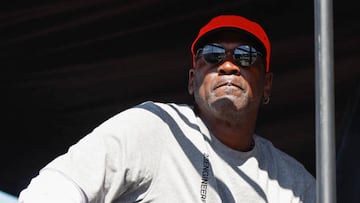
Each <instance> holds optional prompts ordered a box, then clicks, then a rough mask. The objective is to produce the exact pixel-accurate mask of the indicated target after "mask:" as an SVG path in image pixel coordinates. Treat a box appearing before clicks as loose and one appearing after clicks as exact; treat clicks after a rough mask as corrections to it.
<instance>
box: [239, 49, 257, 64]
mask: <svg viewBox="0 0 360 203" xmlns="http://www.w3.org/2000/svg"><path fill="white" fill-rule="evenodd" d="M256 57H257V51H256V49H255V48H254V47H251V46H249V45H241V46H239V47H238V48H236V49H235V50H234V60H235V61H236V62H237V63H238V64H239V65H240V66H243V67H248V66H250V65H251V64H253V63H254V62H255V61H256Z"/></svg>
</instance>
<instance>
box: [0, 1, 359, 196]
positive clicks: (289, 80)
mask: <svg viewBox="0 0 360 203" xmlns="http://www.w3.org/2000/svg"><path fill="white" fill-rule="evenodd" d="M333 3H334V6H333V7H334V55H335V59H334V62H335V64H334V65H335V82H334V84H335V115H336V118H335V123H336V145H337V146H336V147H337V149H336V150H337V178H338V181H337V184H338V187H337V188H338V202H347V203H348V202H360V197H359V194H358V192H357V191H359V190H360V160H359V159H358V158H356V157H357V156H356V155H357V154H359V151H360V148H359V147H358V146H357V144H358V143H359V141H360V138H359V136H360V129H359V125H360V116H359V115H360V104H359V103H360V99H359V98H360V68H359V64H360V24H359V23H358V19H360V16H359V8H357V6H356V5H357V3H356V2H355V0H344V1H337V0H335V1H334V2H333ZM1 4H2V5H1V6H0V33H1V38H0V53H1V54H0V57H1V58H0V59H1V60H0V67H1V69H0V71H1V74H0V77H1V86H0V88H1V100H0V105H1V113H2V122H1V129H2V136H1V142H0V163H1V167H0V190H2V191H4V192H7V193H9V194H12V195H14V196H17V195H18V193H19V192H20V190H21V189H22V188H24V187H25V186H26V185H27V184H28V183H29V181H30V179H31V178H32V177H34V176H35V175H37V173H38V171H39V169H41V168H42V167H43V166H44V165H45V164H46V163H48V162H49V161H51V160H52V159H53V158H55V157H56V156H58V155H60V154H63V153H65V152H66V151H67V149H68V147H69V146H70V145H72V144H74V143H76V142H77V141H78V140H79V139H80V138H82V137H83V136H85V135H86V134H87V133H89V132H90V131H91V130H92V129H93V128H94V127H96V126H97V125H99V124H100V123H101V122H103V121H104V120H106V119H108V118H109V117H111V116H113V115H115V114H116V113H118V112H120V111H122V110H124V109H126V108H128V107H131V106H134V105H136V104H139V103H141V102H143V101H146V100H153V101H162V102H180V103H189V102H192V99H191V97H189V96H188V94H187V76H188V75H187V74H188V69H189V68H190V67H191V54H190V45H191V42H192V40H193V39H194V38H195V37H196V35H197V32H198V29H199V27H201V26H202V25H203V24H204V23H206V22H207V21H208V20H209V19H210V18H211V17H213V16H214V15H217V14H240V15H244V16H246V17H248V18H251V19H253V20H255V21H258V22H259V23H261V24H262V25H263V26H264V28H265V29H266V30H267V32H268V34H269V37H270V40H271V41H272V61H271V69H272V71H273V72H274V74H275V76H274V83H273V93H272V97H271V102H270V104H269V105H267V106H265V107H264V108H263V109H262V111H261V112H260V117H259V123H258V126H257V132H258V133H259V134H260V135H263V136H264V137H267V138H269V139H270V140H272V141H273V143H274V144H275V145H276V146H277V147H279V148H280V149H282V150H284V151H286V152H287V153H289V154H291V155H292V156H294V157H295V158H296V159H298V160H299V161H300V162H302V163H303V164H304V165H305V167H306V168H307V169H308V170H309V171H310V172H311V173H312V174H314V176H315V172H316V171H315V163H316V162H315V87H314V85H315V84H314V79H315V76H314V5H313V1H310V0H305V1H294V0H275V1H266V0H254V1H247V0H236V1H231V0H230V1H214V0H206V1H205V0H199V1H186V0H185V1H165V0H162V1H161V0H137V1H115V0H101V1H100V0H88V1H80V0H74V1H64V0H57V1H51V2H46V1H39V0H35V1H24V2H21V1H9V2H7V3H1ZM144 127H146V126H144Z"/></svg>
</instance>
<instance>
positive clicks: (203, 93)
mask: <svg viewBox="0 0 360 203" xmlns="http://www.w3.org/2000/svg"><path fill="white" fill-rule="evenodd" d="M206 41H207V42H209V43H218V44H221V45H222V46H223V47H225V49H227V50H228V49H230V50H232V49H234V48H235V47H238V46H239V45H242V44H249V45H254V43H252V42H251V40H250V39H249V38H248V37H246V36H245V35H243V34H240V33H239V32H235V31H220V32H217V33H216V34H213V35H212V36H211V37H210V38H208V39H207V40H206ZM195 64H196V67H195V68H192V69H190V70H189V83H188V91H189V94H191V95H193V96H194V99H195V104H196V107H197V110H198V115H199V116H200V118H201V119H202V120H203V121H204V123H205V125H206V126H207V127H208V128H209V130H210V131H211V132H212V133H213V134H214V135H215V136H216V137H217V138H218V139H219V140H220V141H221V142H222V143H224V144H225V145H227V146H229V147H230V148H232V149H235V150H238V151H249V150H251V145H252V140H253V135H254V131H255V126H256V120H257V115H258V112H259V108H260V105H261V104H262V101H263V98H264V97H269V96H270V94H271V86H272V78H273V76H272V74H271V73H265V65H264V64H265V62H264V59H261V58H258V59H257V60H256V62H255V63H254V64H252V65H251V66H250V67H248V68H244V67H240V66H238V65H236V63H235V62H234V61H233V58H232V52H229V53H228V54H227V56H226V58H225V60H224V61H223V62H222V63H220V64H210V63H207V62H206V61H205V59H204V58H203V57H202V56H200V57H198V58H197V59H196V63H195Z"/></svg>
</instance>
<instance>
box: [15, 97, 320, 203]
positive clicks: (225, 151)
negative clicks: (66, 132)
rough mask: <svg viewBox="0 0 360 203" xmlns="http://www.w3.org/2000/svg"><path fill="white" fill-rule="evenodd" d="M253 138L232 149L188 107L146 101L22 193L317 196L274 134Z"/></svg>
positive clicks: (254, 198)
mask: <svg viewBox="0 0 360 203" xmlns="http://www.w3.org/2000/svg"><path fill="white" fill-rule="evenodd" d="M254 139H255V147H254V149H253V150H252V151H249V152H239V151H236V150H232V149H230V148H228V147H227V146H225V145H223V144H222V143H221V142H220V141H219V140H217V139H216V138H215V137H214V136H213V135H211V133H209V131H208V129H207V128H206V126H205V125H204V124H203V122H202V121H201V119H200V118H199V117H197V116H196V115H195V114H194V112H193V110H192V109H191V108H190V107H189V106H187V105H176V104H162V103H153V102H147V103H144V104H142V105H139V106H136V107H134V108H131V109H128V110H126V111H124V112H122V113H120V114H118V115H116V116H114V117H113V118H111V119H109V120H107V121H106V122H104V123H103V124H102V125H100V126H99V127H98V128H96V129H95V130H94V131H93V132H92V133H90V134H89V135H87V136H85V137H84V138H83V139H81V140H80V141H79V142H78V143H77V144H75V145H74V146H72V147H70V149H69V151H68V153H66V154H64V155H63V156H60V157H58V158H56V159H55V160H54V161H52V162H51V163H49V164H48V165H47V166H46V167H45V169H43V170H42V171H41V173H40V174H39V176H38V177H36V178H34V179H33V181H32V182H31V183H30V185H29V186H28V188H27V189H25V190H24V191H23V192H22V193H21V194H20V197H19V199H20V202H22V203H32V202H41V201H35V200H36V199H39V200H42V199H44V198H48V197H49V198H50V199H53V198H58V197H61V198H68V199H71V200H65V199H64V200H62V201H61V202H77V203H80V202H83V201H88V202H91V203H102V202H105V203H110V202H113V203H122V202H164V203H165V202H166V203H167V202H173V203H176V202H179V203H180V202H181V203H184V202H191V203H196V202H210V203H212V202H216V203H217V202H224V203H235V202H251V203H257V202H259V203H260V202H267V203H285V202H286V203H296V202H300V203H301V202H304V203H313V202H315V180H314V178H313V177H312V176H311V175H310V174H309V173H308V172H307V171H306V169H305V168H304V167H303V166H302V165H301V164H300V163H299V162H297V161H296V160H295V159H293V158H291V157H290V156H288V155H286V154H285V153H283V152H281V151H280V150H278V149H276V148H275V147H274V146H273V145H272V144H271V143H270V142H269V141H268V140H266V139H264V138H262V137H259V136H257V135H254ZM49 171H51V172H49ZM54 173H58V175H54ZM48 180H50V181H48ZM65 182H66V183H65ZM57 183H62V184H60V185H58V184H57ZM70 185H72V186H70ZM39 188H40V189H39ZM51 202H54V201H51Z"/></svg>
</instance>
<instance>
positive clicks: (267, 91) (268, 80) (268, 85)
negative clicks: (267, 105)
mask: <svg viewBox="0 0 360 203" xmlns="http://www.w3.org/2000/svg"><path fill="white" fill-rule="evenodd" d="M272 80H273V73H270V72H269V73H265V80H264V97H270V96H271V89H272Z"/></svg>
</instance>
